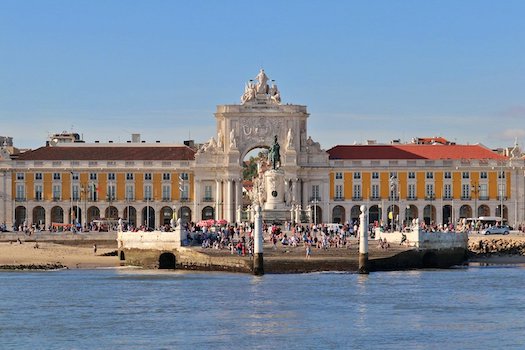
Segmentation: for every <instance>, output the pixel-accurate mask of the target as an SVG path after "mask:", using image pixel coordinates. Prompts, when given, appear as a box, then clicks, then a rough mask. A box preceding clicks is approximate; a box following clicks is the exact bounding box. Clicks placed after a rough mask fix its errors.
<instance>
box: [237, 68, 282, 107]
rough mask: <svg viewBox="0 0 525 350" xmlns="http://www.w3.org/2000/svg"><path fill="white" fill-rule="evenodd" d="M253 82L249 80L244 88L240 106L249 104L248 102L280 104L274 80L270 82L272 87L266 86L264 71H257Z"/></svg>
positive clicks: (266, 79) (266, 77)
mask: <svg viewBox="0 0 525 350" xmlns="http://www.w3.org/2000/svg"><path fill="white" fill-rule="evenodd" d="M255 81H257V83H255V82H254V80H253V79H251V80H250V81H249V82H248V83H246V85H245V87H244V93H243V94H242V96H241V104H243V105H244V104H245V103H250V102H255V101H257V102H263V103H271V104H277V105H278V104H281V93H280V92H279V89H278V88H277V85H276V84H275V82H274V80H272V85H271V86H269V85H268V76H267V75H266V73H265V72H264V69H261V70H260V71H259V74H257V76H256V77H255Z"/></svg>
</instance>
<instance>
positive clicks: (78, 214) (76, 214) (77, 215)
mask: <svg viewBox="0 0 525 350" xmlns="http://www.w3.org/2000/svg"><path fill="white" fill-rule="evenodd" d="M70 216H71V218H72V219H73V222H74V223H82V208H80V207H79V206H76V205H74V206H73V213H72V214H70Z"/></svg>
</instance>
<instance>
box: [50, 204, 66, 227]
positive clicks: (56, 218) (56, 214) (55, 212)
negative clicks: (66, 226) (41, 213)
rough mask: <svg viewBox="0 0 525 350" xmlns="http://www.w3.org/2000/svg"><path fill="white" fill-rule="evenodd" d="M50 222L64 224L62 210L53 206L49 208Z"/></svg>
mask: <svg viewBox="0 0 525 350" xmlns="http://www.w3.org/2000/svg"><path fill="white" fill-rule="evenodd" d="M51 222H57V223H64V209H62V207H59V206H58V205H57V206H54V207H53V208H51Z"/></svg>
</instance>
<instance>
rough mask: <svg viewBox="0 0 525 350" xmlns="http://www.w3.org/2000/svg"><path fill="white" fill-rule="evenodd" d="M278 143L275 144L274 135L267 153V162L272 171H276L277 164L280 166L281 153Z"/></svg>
mask: <svg viewBox="0 0 525 350" xmlns="http://www.w3.org/2000/svg"><path fill="white" fill-rule="evenodd" d="M280 148H281V146H279V143H278V142H277V135H275V138H274V142H273V145H272V147H270V150H269V151H268V160H269V161H270V163H272V167H273V170H275V169H277V168H278V166H277V163H279V167H280V166H281V153H280Z"/></svg>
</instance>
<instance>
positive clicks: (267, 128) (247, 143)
mask: <svg viewBox="0 0 525 350" xmlns="http://www.w3.org/2000/svg"><path fill="white" fill-rule="evenodd" d="M308 116H309V114H308V112H307V110H306V106H301V105H294V104H283V103H282V102H281V93H280V91H279V89H278V87H277V85H276V84H275V81H274V80H269V78H268V76H267V75H266V73H265V72H264V70H263V69H261V70H260V72H259V74H258V75H257V76H256V77H255V79H252V80H250V81H249V82H247V83H246V85H245V88H244V93H243V94H242V96H241V101H240V104H235V105H219V106H217V110H216V112H215V119H216V130H217V133H216V135H215V136H214V137H212V138H211V139H210V140H209V141H208V142H206V143H205V144H203V145H202V147H200V149H199V150H198V151H197V153H196V155H195V167H194V176H195V186H194V191H195V192H196V193H194V198H196V199H197V198H200V199H201V200H200V201H199V200H195V203H194V212H195V213H200V212H202V213H203V214H204V215H203V216H206V215H205V212H206V210H207V209H209V211H210V212H213V213H214V216H215V219H226V220H228V221H230V222H234V221H237V222H239V221H241V211H246V209H247V210H248V211H249V210H250V207H252V206H253V205H255V204H258V205H260V206H261V207H262V208H263V217H264V218H265V219H266V220H268V221H271V220H279V221H284V220H292V221H299V219H300V218H301V216H304V215H307V213H308V212H311V207H310V205H311V203H313V202H315V199H316V198H317V197H320V196H324V197H325V198H327V196H328V190H329V189H328V181H327V180H328V179H327V173H326V167H327V166H328V165H329V160H328V153H326V152H325V151H324V150H322V149H321V147H320V145H319V143H317V142H314V141H313V140H312V138H311V137H309V136H308ZM256 148H267V149H275V148H277V149H278V156H279V159H277V160H273V161H272V160H268V161H267V162H264V161H261V162H260V164H259V167H258V169H259V175H258V177H257V178H255V179H254V180H253V189H251V190H250V191H248V192H247V191H246V190H244V189H243V179H242V170H243V167H242V165H243V164H242V163H243V161H244V158H245V156H246V155H247V154H248V153H249V152H250V151H251V150H254V149H256ZM323 168H324V169H323ZM312 184H318V186H317V187H315V186H314V187H313V188H314V189H317V191H318V192H319V193H311V192H312V191H310V190H308V191H307V189H310V186H311V185H312ZM203 191H204V192H203ZM310 197H312V198H310ZM243 198H244V199H243Z"/></svg>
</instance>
